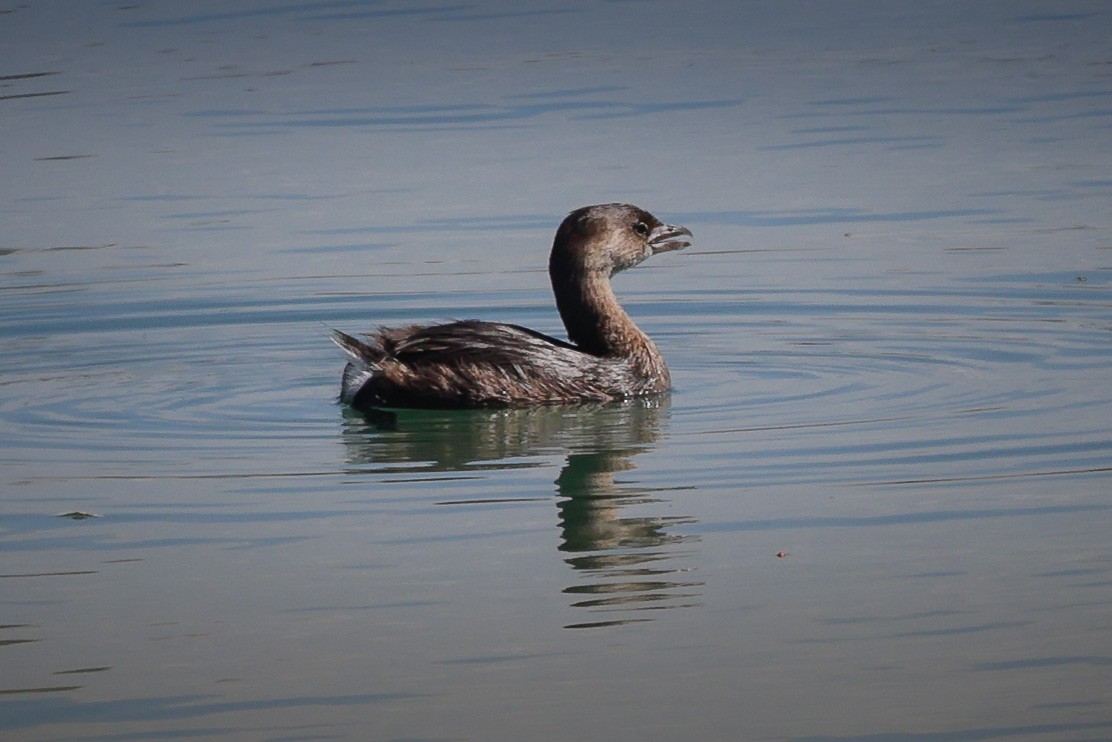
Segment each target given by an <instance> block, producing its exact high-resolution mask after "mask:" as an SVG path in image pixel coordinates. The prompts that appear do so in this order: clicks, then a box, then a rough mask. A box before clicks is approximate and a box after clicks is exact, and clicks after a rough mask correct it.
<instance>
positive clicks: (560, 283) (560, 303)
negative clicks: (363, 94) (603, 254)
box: [550, 266, 663, 370]
mask: <svg viewBox="0 0 1112 742" xmlns="http://www.w3.org/2000/svg"><path fill="white" fill-rule="evenodd" d="M550 277H551V279H552V290H553V293H554V294H555V296H556V308H557V309H558V310H559V312H560V317H561V318H562V319H563V320H564V327H566V328H567V331H568V338H569V339H570V340H571V341H572V342H573V343H575V344H576V345H577V346H579V348H580V349H582V350H584V351H586V352H587V353H590V354H592V355H596V356H603V357H611V358H632V359H633V360H635V361H638V362H639V363H640V365H645V366H646V367H655V366H656V365H657V362H658V361H659V365H663V361H662V360H659V359H660V352H659V351H658V350H657V348H656V346H655V345H654V344H653V341H652V340H650V339H649V337H648V336H647V335H646V334H645V333H643V332H641V330H640V329H638V327H637V325H635V324H634V323H633V320H632V319H630V316H629V315H628V314H626V312H625V310H624V309H622V307H621V305H620V304H619V303H618V297H616V296H615V295H614V289H613V288H611V286H610V278H609V277H608V276H606V275H603V274H602V273H598V272H594V271H585V270H582V269H581V270H568V266H558V267H556V269H554V270H551V271H550ZM646 370H649V368H647V369H646Z"/></svg>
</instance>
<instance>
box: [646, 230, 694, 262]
mask: <svg viewBox="0 0 1112 742" xmlns="http://www.w3.org/2000/svg"><path fill="white" fill-rule="evenodd" d="M685 236H686V237H690V238H691V239H695V235H693V234H691V230H690V229H688V228H687V227H680V226H678V225H676V224H661V225H660V226H659V227H657V228H656V229H654V230H653V231H652V232H651V233H650V234H649V246H650V247H652V249H653V254H654V255H655V254H656V253H658V252H668V251H669V250H682V249H683V248H685V247H687V246H688V245H690V244H691V240H685V239H682V238H683V237H685Z"/></svg>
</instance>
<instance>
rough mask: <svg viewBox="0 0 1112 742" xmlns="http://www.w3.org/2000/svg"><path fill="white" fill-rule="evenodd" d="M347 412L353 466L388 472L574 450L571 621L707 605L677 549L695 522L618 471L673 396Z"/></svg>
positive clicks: (491, 464) (567, 547) (559, 482)
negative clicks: (682, 529)
mask: <svg viewBox="0 0 1112 742" xmlns="http://www.w3.org/2000/svg"><path fill="white" fill-rule="evenodd" d="M346 414H347V415H348V417H347V419H346V422H347V425H346V428H345V431H344V434H343V436H344V442H345V444H346V446H347V449H348V452H349V458H350V460H351V462H352V463H353V464H359V465H365V464H371V465H378V466H383V465H388V466H389V471H390V472H391V473H393V474H398V473H401V472H404V471H409V472H413V473H418V472H425V473H428V472H430V471H433V472H445V471H449V472H450V471H457V472H464V471H466V472H475V471H483V470H496V469H505V468H512V467H515V466H518V465H521V463H522V460H523V459H525V458H527V457H537V456H541V455H545V454H550V453H551V452H552V451H553V450H554V449H557V450H559V449H562V450H565V451H567V454H566V459H565V462H564V465H563V468H562V470H561V471H560V475H559V476H558V477H557V478H556V482H555V484H556V493H557V495H558V498H559V499H558V501H557V511H558V513H559V523H560V531H561V543H560V547H559V548H560V551H561V552H563V553H564V554H565V555H566V556H565V558H564V560H565V562H566V563H567V564H568V565H569V566H570V567H571V568H572V569H573V570H575V572H576V578H577V579H576V581H575V582H574V584H572V585H570V586H568V587H567V588H565V589H564V591H563V592H564V593H565V594H566V595H569V596H571V601H572V602H571V605H572V606H573V607H575V608H577V609H582V610H584V611H586V612H589V613H590V614H592V615H590V616H589V617H585V618H587V620H583V621H577V622H574V623H570V624H567V626H566V627H567V628H596V627H603V626H613V625H619V624H625V623H630V622H634V621H647V620H650V618H649V615H648V612H649V611H656V610H662V609H670V608H681V607H689V606H695V605H699V604H700V602H699V601H700V598H701V591H700V588H701V586H702V584H703V583H702V582H699V581H696V580H693V579H691V574H690V572H689V571H688V569H687V568H685V565H683V564H677V562H684V561H686V559H685V557H686V556H688V553H687V552H686V551H685V550H684V549H683V548H682V546H681V545H682V544H685V543H693V542H694V540H695V539H697V537H696V536H694V535H690V534H683V533H677V532H676V531H675V528H676V527H677V526H680V525H684V524H689V523H692V522H694V521H693V519H691V518H689V517H686V516H662V515H658V514H654V513H653V506H654V505H656V504H659V503H662V502H667V496H666V493H667V489H653V488H649V487H644V486H641V485H639V484H637V483H636V482H634V481H621V478H620V477H619V475H620V474H621V473H622V472H630V471H632V470H634V469H636V465H635V463H634V458H635V457H636V456H637V455H638V454H640V453H644V452H646V451H650V450H652V448H653V447H654V444H655V443H656V442H657V441H658V440H659V438H660V436H661V432H662V428H663V426H664V424H665V423H666V421H667V414H668V398H667V397H666V396H665V397H657V398H652V399H637V400H629V401H625V402H620V403H612V404H607V405H600V406H579V407H549V408H533V409H523V410H453V411H446V412H436V411H429V410H404V411H398V412H396V413H395V412H390V411H382V412H379V413H378V414H377V415H376V416H375V417H373V418H365V417H363V416H360V415H356V414H354V413H346ZM515 459H516V460H518V461H516V462H515ZM535 465H537V466H540V465H541V464H535ZM548 496H550V494H549V493H547V492H546V493H544V494H543V495H540V494H538V495H537V499H539V498H540V497H548ZM515 499H522V498H520V497H519V498H515ZM524 499H534V498H531V497H526V498H524ZM486 502H490V500H487V501H486ZM630 510H638V511H641V512H639V513H638V514H631V513H630V512H629V511H630Z"/></svg>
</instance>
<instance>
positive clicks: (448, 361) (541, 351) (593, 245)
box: [333, 204, 691, 411]
mask: <svg viewBox="0 0 1112 742" xmlns="http://www.w3.org/2000/svg"><path fill="white" fill-rule="evenodd" d="M684 236H687V237H690V236H691V232H690V231H689V230H687V229H685V228H684V227H677V226H673V225H669V224H663V223H661V222H660V221H659V220H658V219H656V217H654V216H652V215H651V214H649V213H648V212H647V211H644V210H642V209H639V208H637V207H635V206H631V205H629V204H601V205H598V206H588V207H584V208H582V209H577V210H576V211H573V212H572V213H571V214H569V215H568V217H567V218H566V219H564V221H563V223H562V224H561V225H560V228H559V229H558V230H557V232H556V238H555V240H554V242H553V247H552V253H551V256H550V258H549V276H550V278H551V280H552V287H553V292H554V294H555V297H556V306H557V309H558V310H559V312H560V316H561V318H562V319H563V321H564V326H565V327H566V328H567V331H568V338H569V339H570V340H571V342H564V341H562V340H558V339H556V338H552V337H549V336H547V335H544V334H542V333H539V332H536V331H534V330H530V329H528V328H525V327H521V326H519V325H512V324H504V323H498V322H483V321H479V320H464V321H459V322H450V323H446V324H439V325H428V326H411V327H395V328H379V329H378V330H377V331H376V332H374V333H372V334H370V335H368V336H366V337H365V338H363V339H360V338H356V337H353V336H351V335H348V334H346V333H342V332H336V333H334V335H333V339H334V340H335V342H336V343H337V344H338V345H339V346H340V347H341V348H343V349H344V351H345V352H346V353H347V354H348V356H349V357H350V360H349V362H348V364H347V367H346V368H345V369H344V374H343V380H342V384H341V391H340V399H341V401H342V402H344V403H346V404H348V405H350V406H352V407H354V408H355V409H359V410H364V411H365V410H371V409H376V408H383V407H425V408H460V407H526V406H533V405H545V404H574V403H583V402H607V401H610V400H614V399H621V398H625V397H638V396H645V395H650V394H659V393H661V392H664V391H667V389H668V388H669V386H670V383H671V379H670V376H669V373H668V367H667V365H666V364H665V363H664V358H663V356H662V355H661V354H660V351H659V350H658V349H657V347H656V345H655V344H654V343H653V341H652V340H651V339H649V337H648V336H647V335H645V334H644V333H643V332H642V331H641V330H640V329H639V328H638V327H637V326H636V325H635V324H634V322H633V320H632V319H630V317H629V315H628V314H626V312H625V310H624V309H622V307H621V305H620V304H619V303H618V300H617V297H616V296H615V295H614V292H613V289H612V288H611V286H610V277H611V276H612V275H613V274H614V273H617V272H618V271H621V270H624V269H625V268H629V267H632V266H634V265H636V264H637V263H640V262H641V261H642V260H644V259H645V258H647V257H649V256H650V255H652V254H654V253H657V252H665V251H668V250H678V249H681V248H684V247H687V246H688V245H689V244H690V243H689V242H688V241H686V240H684V239H682V238H683V237H684Z"/></svg>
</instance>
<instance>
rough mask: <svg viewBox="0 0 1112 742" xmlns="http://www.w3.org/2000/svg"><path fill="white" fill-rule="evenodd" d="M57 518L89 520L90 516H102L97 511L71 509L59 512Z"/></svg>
mask: <svg viewBox="0 0 1112 742" xmlns="http://www.w3.org/2000/svg"><path fill="white" fill-rule="evenodd" d="M54 517H55V518H69V519H70V520H88V519H89V518H100V517H102V516H100V515H97V514H96V513H86V512H84V511H83V510H71V511H69V512H68V513H58V514H57V515H56V516H54Z"/></svg>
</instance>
